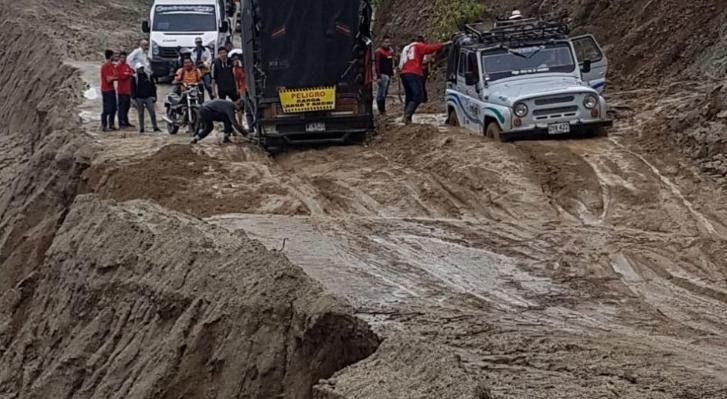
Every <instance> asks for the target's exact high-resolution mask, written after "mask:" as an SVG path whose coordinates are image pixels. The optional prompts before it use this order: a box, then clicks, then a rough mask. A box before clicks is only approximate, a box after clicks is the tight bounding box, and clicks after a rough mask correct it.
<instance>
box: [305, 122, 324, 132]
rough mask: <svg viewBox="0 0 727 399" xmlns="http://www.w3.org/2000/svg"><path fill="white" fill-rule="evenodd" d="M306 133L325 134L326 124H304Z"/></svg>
mask: <svg viewBox="0 0 727 399" xmlns="http://www.w3.org/2000/svg"><path fill="white" fill-rule="evenodd" d="M305 131H306V132H325V131H326V124H325V123H324V122H311V123H306V124H305Z"/></svg>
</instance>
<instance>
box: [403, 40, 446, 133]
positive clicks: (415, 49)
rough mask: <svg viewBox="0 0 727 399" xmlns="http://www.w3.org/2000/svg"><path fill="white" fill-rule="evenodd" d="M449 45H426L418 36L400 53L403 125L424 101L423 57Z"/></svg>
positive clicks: (409, 121)
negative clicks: (403, 105) (404, 97)
mask: <svg viewBox="0 0 727 399" xmlns="http://www.w3.org/2000/svg"><path fill="white" fill-rule="evenodd" d="M448 44H449V43H434V44H426V43H424V41H423V40H422V37H421V36H420V37H419V38H418V40H415V41H414V42H413V43H411V44H410V45H408V46H406V47H404V50H403V51H402V52H401V60H400V61H399V68H400V69H401V84H402V85H403V86H404V92H405V93H406V101H405V103H406V105H405V107H404V123H405V124H409V123H411V121H412V117H413V116H414V112H416V110H417V108H418V107H419V105H420V104H421V103H422V102H423V101H424V69H423V64H424V56H426V55H429V54H435V53H436V52H438V51H440V50H441V49H443V48H444V47H445V46H447V45H448Z"/></svg>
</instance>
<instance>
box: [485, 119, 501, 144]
mask: <svg viewBox="0 0 727 399" xmlns="http://www.w3.org/2000/svg"><path fill="white" fill-rule="evenodd" d="M501 133H502V129H501V128H500V125H498V124H497V122H490V123H488V124H487V128H486V130H485V136H487V137H489V138H491V139H493V140H495V141H502V135H501Z"/></svg>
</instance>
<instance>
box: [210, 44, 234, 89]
mask: <svg viewBox="0 0 727 399" xmlns="http://www.w3.org/2000/svg"><path fill="white" fill-rule="evenodd" d="M212 84H213V86H216V89H217V96H216V97H217V98H219V99H221V100H224V99H226V98H229V99H230V100H232V101H237V100H238V99H239V98H240V96H239V95H238V94H237V93H238V92H237V82H236V81H235V72H234V66H233V64H232V61H231V60H230V59H229V58H227V49H225V48H224V47H222V48H220V49H219V52H218V57H217V59H216V60H215V61H214V62H213V63H212Z"/></svg>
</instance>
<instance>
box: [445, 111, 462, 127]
mask: <svg viewBox="0 0 727 399" xmlns="http://www.w3.org/2000/svg"><path fill="white" fill-rule="evenodd" d="M447 123H448V124H449V126H452V127H459V126H460V125H459V119H457V111H455V110H454V109H451V110H449V116H447Z"/></svg>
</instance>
